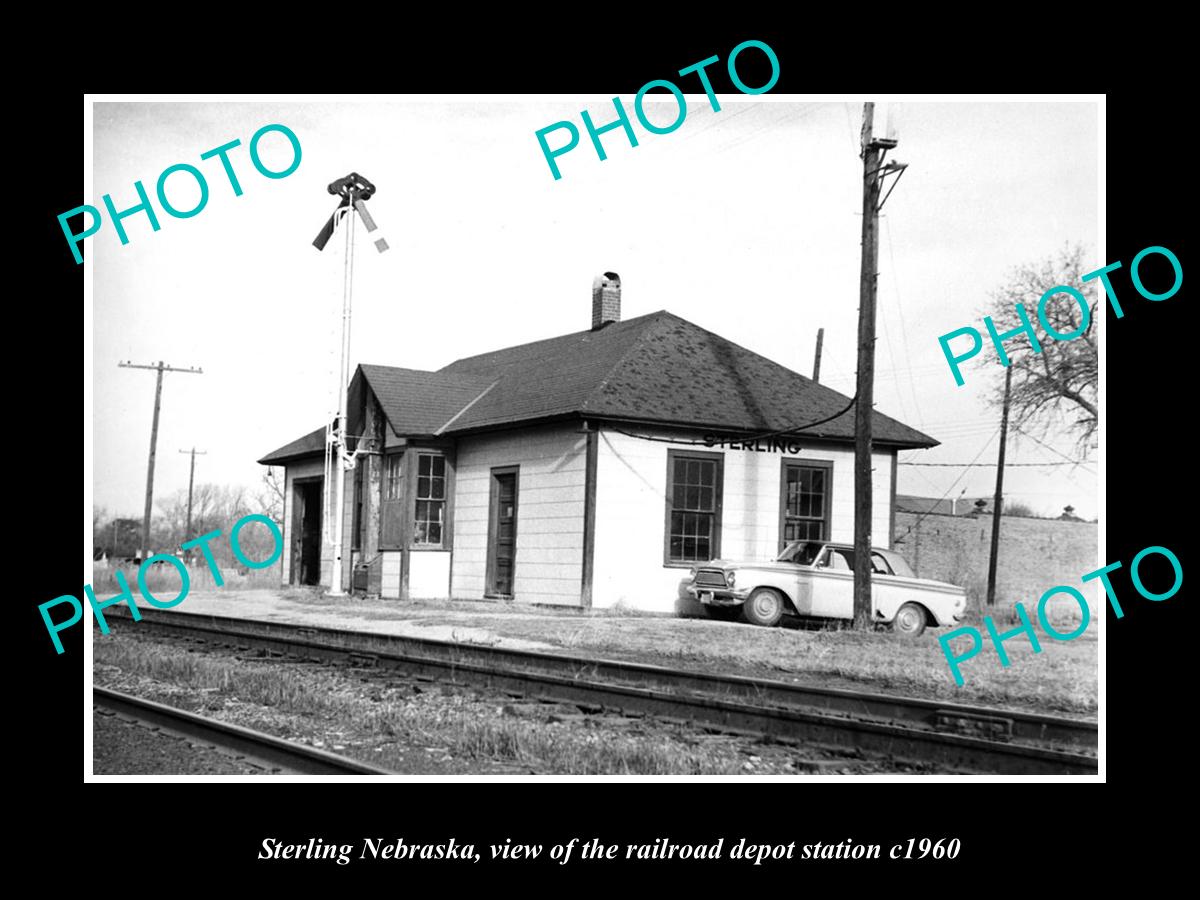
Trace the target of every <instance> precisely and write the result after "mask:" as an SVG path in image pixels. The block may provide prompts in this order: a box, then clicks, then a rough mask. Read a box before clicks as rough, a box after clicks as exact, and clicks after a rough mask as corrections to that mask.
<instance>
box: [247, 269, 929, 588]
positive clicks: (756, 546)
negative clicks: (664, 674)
mask: <svg viewBox="0 0 1200 900" xmlns="http://www.w3.org/2000/svg"><path fill="white" fill-rule="evenodd" d="M839 413H840V414H839ZM826 419H828V421H824V422H823V424H819V425H817V426H815V427H813V428H810V429H806V430H803V431H800V432H798V433H793V434H788V433H787V432H789V431H791V430H794V429H796V428H797V427H798V426H803V425H805V424H807V423H812V422H818V421H821V420H826ZM873 429H874V445H873V473H874V475H873V497H874V509H873V516H872V533H873V535H874V538H873V542H874V544H875V545H876V546H890V541H891V536H892V534H893V533H894V532H895V528H894V523H893V516H894V514H895V492H896V459H897V453H898V451H900V450H905V449H913V448H925V447H932V446H935V445H936V444H937V441H935V440H933V439H932V438H930V437H928V436H927V435H924V434H922V433H921V432H919V431H917V430H915V429H913V428H910V427H908V426H907V425H904V424H902V423H900V422H898V421H896V420H894V419H891V418H888V417H887V416H884V415H882V414H879V413H875V414H874V422H873ZM348 434H349V435H351V436H355V435H356V436H358V437H357V439H355V438H353V437H352V438H351V441H350V446H349V449H352V450H355V451H356V453H357V465H356V466H355V467H354V468H353V469H352V470H350V471H348V472H346V473H345V476H344V477H345V479H346V480H345V486H344V489H345V498H346V499H345V503H344V515H345V519H344V529H343V531H344V546H343V557H342V558H343V583H342V589H343V590H347V591H349V590H353V591H355V592H356V593H366V594H372V595H378V596H381V597H385V598H396V599H401V600H403V599H408V598H420V599H434V598H436V599H446V598H452V599H463V600H481V599H514V600H518V601H521V602H525V603H538V604H554V605H559V606H572V607H583V608H588V607H595V608H604V607H611V606H614V605H617V604H624V605H627V606H629V607H631V608H637V609H645V610H651V611H670V610H672V609H673V608H674V604H675V602H676V597H677V591H678V585H679V581H680V579H681V578H683V577H685V576H687V574H688V570H689V569H690V568H691V566H693V565H694V564H695V563H697V562H706V561H708V560H709V559H715V558H746V559H769V558H772V557H773V556H775V555H776V554H777V553H778V551H779V550H780V549H781V547H782V546H783V544H784V543H785V542H786V541H789V540H794V539H814V540H836V541H845V542H852V541H853V528H854V503H853V500H854V444H853V436H854V411H853V408H852V405H851V402H850V398H848V397H846V396H845V395H843V394H840V393H838V392H837V391H834V390H831V389H829V388H827V387H825V386H823V385H821V384H818V383H816V382H814V381H813V380H812V379H810V378H807V377H805V376H803V375H800V374H798V373H796V372H793V371H791V370H789V369H787V368H785V367H783V366H781V365H778V364H777V363H774V362H772V361H770V360H768V359H765V358H763V357H761V356H759V355H757V354H755V353H753V352H751V351H750V350H747V349H745V348H743V347H739V346H738V345H736V344H734V343H732V342H730V341H728V340H726V339H725V338H722V337H720V336H719V335H716V334H713V333H712V332H709V331H705V330H704V329H702V328H700V327H698V326H696V325H693V324H692V323H691V322H688V321H686V320H684V319H681V318H680V317H678V316H676V315H673V314H671V313H669V312H666V311H660V312H655V313H651V314H649V315H643V316H639V317H637V318H634V319H629V320H627V321H621V284H620V279H619V278H618V277H617V276H616V275H615V274H613V273H611V272H609V273H605V274H604V275H602V276H600V277H598V278H597V279H596V280H595V282H594V285H593V290H592V317H591V327H590V328H589V329H587V330H584V331H579V332H575V333H573V334H567V335H563V336H561V337H555V338H550V339H548V340H541V341H535V342H533V343H529V344H522V345H520V346H516V347H508V348H504V349H500V350H495V351H493V352H491V353H484V354H481V355H479V356H472V357H468V358H466V359H460V360H457V361H455V362H452V363H450V364H449V365H447V366H445V367H444V368H442V369H439V370H438V371H435V372H426V371H418V370H415V369H405V368H396V367H392V366H384V365H366V364H363V365H359V366H358V368H357V369H356V370H355V372H354V375H353V377H352V379H351V382H350V388H349V406H348ZM325 442H326V428H325V427H324V426H322V427H320V428H318V429H316V430H314V431H311V432H309V433H308V434H306V435H304V436H303V437H300V438H298V439H297V440H294V441H292V442H291V443H289V444H286V445H285V446H283V447H280V448H279V449H277V450H274V451H273V452H271V453H268V454H267V455H266V456H264V457H262V459H260V460H259V462H260V463H262V464H264V465H273V466H281V467H283V468H284V469H285V471H286V482H285V509H284V539H285V552H284V553H283V557H282V578H283V581H284V583H287V584H296V585H304V584H308V585H324V586H326V587H332V584H331V578H332V572H333V544H332V535H333V533H334V529H333V528H323V525H324V524H325V523H324V522H323V516H324V514H325V513H324V507H325V503H326V494H327V492H326V491H325V485H324V483H323V480H324V479H323V473H324V471H325ZM328 493H329V494H330V495H333V492H332V491H330V492H328Z"/></svg>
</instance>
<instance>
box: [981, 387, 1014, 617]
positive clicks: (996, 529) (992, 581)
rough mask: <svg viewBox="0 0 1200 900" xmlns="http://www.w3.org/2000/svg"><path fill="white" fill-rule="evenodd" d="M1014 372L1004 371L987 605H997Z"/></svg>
mask: <svg viewBox="0 0 1200 900" xmlns="http://www.w3.org/2000/svg"><path fill="white" fill-rule="evenodd" d="M1012 370H1013V367H1012V366H1011V365H1010V366H1008V367H1007V368H1006V369H1005V370H1004V408H1003V412H1001V413H1000V453H999V456H997V458H996V497H995V499H994V500H993V501H992V507H993V509H992V552H991V555H990V556H988V580H987V605H988V606H993V605H994V604H995V603H996V560H997V558H998V557H999V555H1000V516H1001V514H1002V509H1001V505H1002V504H1003V503H1004V450H1005V445H1006V444H1007V443H1008V404H1009V398H1010V396H1011V394H1012Z"/></svg>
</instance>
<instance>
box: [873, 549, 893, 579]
mask: <svg viewBox="0 0 1200 900" xmlns="http://www.w3.org/2000/svg"><path fill="white" fill-rule="evenodd" d="M871 571H872V572H875V573H876V574H879V575H891V574H892V567H891V566H889V565H888V563H887V560H886V559H884V558H883V554H881V553H872V554H871Z"/></svg>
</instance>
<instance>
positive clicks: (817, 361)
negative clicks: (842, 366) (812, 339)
mask: <svg viewBox="0 0 1200 900" xmlns="http://www.w3.org/2000/svg"><path fill="white" fill-rule="evenodd" d="M823 343H825V329H824V328H818V329H817V352H816V355H815V356H814V357H813V381H820V380H821V345H822V344H823Z"/></svg>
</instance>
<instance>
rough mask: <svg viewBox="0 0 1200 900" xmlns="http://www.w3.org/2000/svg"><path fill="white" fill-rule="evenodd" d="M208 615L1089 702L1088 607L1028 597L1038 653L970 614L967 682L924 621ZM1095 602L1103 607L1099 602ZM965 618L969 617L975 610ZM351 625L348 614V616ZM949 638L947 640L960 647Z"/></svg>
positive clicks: (999, 697)
mask: <svg viewBox="0 0 1200 900" xmlns="http://www.w3.org/2000/svg"><path fill="white" fill-rule="evenodd" d="M210 596H211V597H212V598H213V600H215V601H217V602H216V603H214V604H213V606H214V611H215V612H217V614H226V615H234V616H237V615H241V614H243V613H241V612H239V611H238V609H239V608H243V609H244V608H245V606H246V605H250V604H248V603H247V604H243V603H242V598H245V599H246V600H247V601H248V600H249V598H251V597H254V598H255V599H254V602H253V606H255V607H257V608H258V609H259V610H263V609H270V610H272V613H275V612H278V615H279V616H280V617H282V618H284V619H287V618H289V617H290V618H291V619H292V620H293V621H301V620H302V619H303V616H304V612H305V610H311V611H312V612H314V613H316V612H319V613H320V614H321V619H322V621H321V624H323V625H328V626H331V627H338V621H337V620H338V619H340V618H341V617H342V616H345V617H347V618H353V619H355V620H361V619H368V620H375V621H397V622H404V623H405V624H406V625H408V626H409V627H410V629H411V627H412V626H416V627H417V628H421V627H424V626H437V625H444V626H449V627H450V636H451V637H452V636H453V634H454V633H455V632H454V630H453V629H455V628H458V629H460V631H459V632H458V633H459V634H467V631H466V629H470V630H471V631H470V634H471V635H472V636H473V637H472V639H473V640H474V639H480V640H481V642H491V639H492V637H494V638H495V639H496V640H498V641H499V640H501V639H510V640H518V641H532V642H537V643H538V644H541V645H544V646H546V647H549V648H552V649H558V650H560V651H561V652H564V653H570V654H572V655H578V656H589V655H591V656H603V657H611V658H617V659H627V660H633V661H640V662H648V663H654V664H659V665H667V666H675V667H680V668H692V669H699V670H701V671H705V672H716V673H729V674H741V675H751V676H758V677H767V678H777V679H784V680H789V679H791V680H797V681H804V682H809V683H814V684H818V685H824V686H829V687H838V688H849V689H858V690H876V691H881V692H885V693H898V694H906V695H912V696H923V697H930V698H934V699H945V700H951V701H958V702H963V703H979V704H987V705H994V706H1011V707H1015V708H1022V709H1029V710H1034V711H1044V712H1050V713H1070V714H1076V715H1078V714H1083V715H1092V714H1094V713H1095V712H1096V702H1097V679H1098V655H1097V654H1098V651H1097V643H1096V619H1097V618H1098V616H1097V613H1096V611H1095V610H1093V611H1092V613H1093V615H1092V621H1091V622H1090V624H1089V626H1088V629H1087V631H1086V632H1085V633H1084V634H1083V635H1082V636H1080V637H1079V638H1077V639H1075V640H1071V641H1057V640H1054V639H1052V638H1051V637H1049V636H1047V635H1045V634H1044V633H1043V630H1042V628H1041V626H1040V625H1039V624H1038V623H1037V602H1036V598H1035V600H1034V601H1033V602H1032V603H1027V604H1025V608H1026V611H1027V614H1028V615H1029V617H1030V620H1031V621H1032V622H1033V623H1034V628H1035V631H1036V633H1037V634H1038V638H1039V641H1040V645H1041V652H1040V653H1037V654H1035V653H1034V652H1033V651H1032V648H1031V647H1030V645H1029V642H1028V640H1027V639H1026V638H1024V637H1015V638H1012V639H1010V640H1009V641H1007V642H1006V643H1005V649H1006V650H1007V652H1008V654H1009V657H1010V665H1009V666H1008V667H1003V666H1001V665H1000V662H999V660H998V658H997V656H996V654H995V651H994V650H993V648H992V646H991V643H990V641H987V639H986V630H985V629H984V627H983V625H982V618H981V617H979V616H978V614H975V616H974V617H972V616H970V615H969V616H968V619H967V624H970V625H972V626H973V627H975V628H977V629H978V630H979V631H980V632H982V633H983V634H984V639H985V642H986V643H985V645H984V648H983V650H982V651H981V652H980V653H979V654H978V655H977V656H975V657H974V658H973V659H971V660H969V661H966V662H964V663H963V665H962V673H963V677H964V678H965V684H964V685H963V686H962V687H959V686H957V685H955V683H954V679H953V676H952V674H951V670H950V668H949V665H948V664H947V662H946V659H945V656H944V654H943V652H942V649H941V646H940V644H939V642H938V637H939V636H941V635H945V634H947V633H948V632H949V631H951V630H952V629H948V628H937V629H929V630H927V631H926V632H925V634H923V635H922V636H920V637H919V638H916V639H911V638H904V637H901V636H899V635H895V634H891V633H890V632H886V631H870V632H856V631H853V630H851V629H845V628H839V627H836V626H833V627H812V626H805V627H802V628H797V627H784V628H757V627H754V626H750V625H742V624H732V623H724V622H716V621H712V620H710V619H707V618H679V617H676V616H674V615H668V614H649V613H633V612H631V611H629V610H627V609H620V610H597V611H593V612H583V611H580V610H577V609H563V610H558V609H554V608H548V607H535V606H531V605H528V604H520V603H497V602H487V601H459V600H456V601H446V600H439V601H434V602H423V601H404V602H401V601H396V600H378V599H367V598H362V597H352V598H351V597H341V598H336V597H328V596H326V595H322V594H321V593H320V592H318V591H316V590H314V589H297V588H289V589H279V588H275V589H273V590H271V591H253V592H250V591H246V592H244V593H242V594H240V595H239V594H235V593H231V592H228V591H223V590H222V591H216V592H213V593H212V594H211V595H210ZM1100 612H1101V613H1102V612H1103V611H1102V610H1101V611H1100ZM988 615H990V616H991V617H992V619H993V622H994V624H995V626H996V628H997V630H999V631H1001V632H1003V631H1008V630H1010V629H1011V628H1013V627H1015V625H1016V624H1018V623H1017V620H1016V619H1015V617H1014V616H1013V613H1012V607H1011V606H1000V605H997V606H996V607H994V608H993V609H992V611H991V612H989V613H988ZM1079 616H1080V613H1079V608H1078V606H1077V604H1076V603H1075V601H1074V600H1073V599H1072V598H1070V597H1069V596H1065V595H1064V596H1059V597H1056V598H1055V599H1054V600H1052V601H1051V602H1050V603H1049V604H1048V617H1049V619H1050V621H1051V624H1053V625H1054V627H1055V628H1056V629H1057V630H1059V631H1060V632H1062V633H1068V632H1070V631H1072V630H1074V628H1075V625H1076V623H1077V622H1078V620H1079ZM972 618H974V621H972ZM347 624H348V625H349V626H350V627H357V622H348V623H347ZM959 641H964V642H965V639H961V638H960V639H956V642H955V643H954V644H953V648H954V649H957V648H958V647H959V646H960V643H959Z"/></svg>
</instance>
